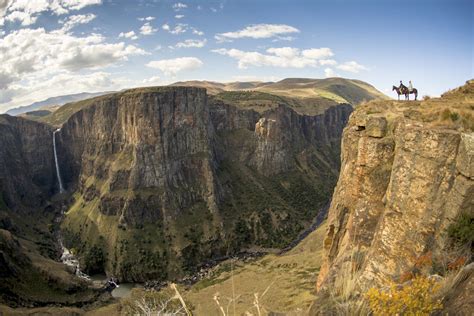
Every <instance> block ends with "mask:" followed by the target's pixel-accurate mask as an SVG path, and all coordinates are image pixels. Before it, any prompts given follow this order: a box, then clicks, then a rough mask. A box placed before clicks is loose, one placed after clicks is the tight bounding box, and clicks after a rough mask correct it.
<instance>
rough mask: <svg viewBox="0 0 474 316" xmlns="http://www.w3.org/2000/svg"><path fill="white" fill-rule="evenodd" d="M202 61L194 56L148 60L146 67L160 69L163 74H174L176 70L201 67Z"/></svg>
mask: <svg viewBox="0 0 474 316" xmlns="http://www.w3.org/2000/svg"><path fill="white" fill-rule="evenodd" d="M202 65H203V63H202V61H201V60H200V59H198V58H196V57H180V58H174V59H163V60H155V61H150V62H149V63H148V64H146V66H147V67H150V68H156V69H159V70H161V71H162V72H163V73H164V74H165V75H171V76H175V75H176V74H177V73H178V72H181V71H185V70H194V69H198V68H200V67H202Z"/></svg>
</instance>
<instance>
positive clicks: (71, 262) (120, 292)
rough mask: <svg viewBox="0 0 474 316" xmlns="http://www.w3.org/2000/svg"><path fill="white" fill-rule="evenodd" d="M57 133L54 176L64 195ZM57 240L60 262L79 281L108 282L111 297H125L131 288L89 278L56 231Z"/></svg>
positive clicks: (100, 278) (101, 278) (59, 218)
mask: <svg viewBox="0 0 474 316" xmlns="http://www.w3.org/2000/svg"><path fill="white" fill-rule="evenodd" d="M59 131H61V129H60V128H58V129H57V130H55V131H54V132H53V149H54V163H55V165H56V175H57V178H58V185H59V193H64V192H65V190H64V186H63V182H62V180H61V171H60V169H59V162H58V154H57V150H56V133H58V132H59ZM63 216H64V213H63V212H62V213H61V216H59V217H58V218H57V219H56V220H57V221H58V223H60V222H61V220H62V218H63ZM58 239H59V245H60V247H61V251H62V254H61V262H62V263H64V264H65V265H67V266H70V267H72V268H73V269H74V273H75V274H76V275H77V276H78V277H80V278H81V279H85V280H88V281H92V282H99V283H100V284H106V283H107V282H108V283H109V284H111V285H113V286H114V290H113V291H112V296H114V297H123V296H126V295H127V294H128V293H129V292H130V290H131V288H132V287H133V286H125V287H123V288H122V287H119V285H118V284H117V283H115V281H113V280H107V276H105V275H103V276H102V275H101V276H99V277H97V276H92V277H91V276H89V275H87V274H85V273H84V272H82V271H81V269H80V265H79V260H77V258H76V257H75V256H74V254H73V253H71V251H70V250H69V249H68V248H66V247H65V246H64V244H63V239H62V236H61V230H58ZM115 292H116V293H115Z"/></svg>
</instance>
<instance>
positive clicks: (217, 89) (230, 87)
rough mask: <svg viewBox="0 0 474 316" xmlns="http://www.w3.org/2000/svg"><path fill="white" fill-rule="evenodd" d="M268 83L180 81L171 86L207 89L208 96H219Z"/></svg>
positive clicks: (252, 88)
mask: <svg viewBox="0 0 474 316" xmlns="http://www.w3.org/2000/svg"><path fill="white" fill-rule="evenodd" d="M265 84H267V83H264V82H260V81H249V82H239V81H236V82H226V83H222V82H216V81H206V80H203V81H200V80H191V81H178V82H175V83H172V84H170V86H181V87H199V88H206V89H207V93H208V94H218V93H221V92H225V91H239V90H254V89H256V88H258V87H260V86H262V85H265Z"/></svg>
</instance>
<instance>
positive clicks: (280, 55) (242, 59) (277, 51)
mask: <svg viewBox="0 0 474 316" xmlns="http://www.w3.org/2000/svg"><path fill="white" fill-rule="evenodd" d="M305 51H307V50H303V52H301V51H300V50H299V49H298V48H294V47H278V48H273V47H272V48H268V49H267V50H266V52H267V54H262V53H259V52H246V51H242V50H238V49H225V48H221V49H215V50H212V52H215V53H218V54H221V55H226V56H229V57H232V58H234V59H236V60H237V61H238V67H239V68H241V69H245V68H248V67H249V66H257V67H262V66H271V67H281V68H304V67H317V66H318V65H319V63H318V59H317V58H314V57H318V56H315V55H311V54H306V56H305V54H304V52H305Z"/></svg>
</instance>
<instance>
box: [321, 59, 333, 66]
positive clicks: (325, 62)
mask: <svg viewBox="0 0 474 316" xmlns="http://www.w3.org/2000/svg"><path fill="white" fill-rule="evenodd" d="M319 64H320V65H321V66H335V65H337V61H335V60H334V59H321V60H320V61H319Z"/></svg>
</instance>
